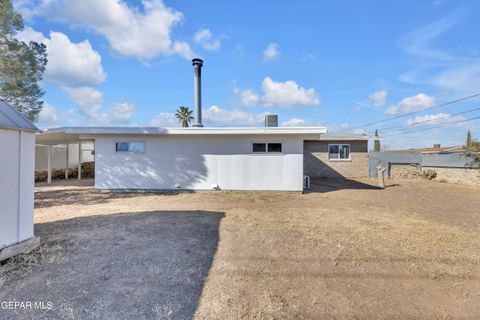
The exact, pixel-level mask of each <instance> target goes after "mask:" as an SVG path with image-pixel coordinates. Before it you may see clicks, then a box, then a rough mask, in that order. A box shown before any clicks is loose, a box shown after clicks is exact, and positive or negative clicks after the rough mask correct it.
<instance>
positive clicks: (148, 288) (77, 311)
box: [0, 211, 224, 319]
mask: <svg viewBox="0 0 480 320" xmlns="http://www.w3.org/2000/svg"><path fill="white" fill-rule="evenodd" d="M223 217H224V213H223V212H215V211H168V212H167V211H152V212H138V213H128V214H114V215H98V216H89V217H79V218H74V219H68V220H62V221H55V222H49V223H43V224H37V225H35V233H36V234H37V235H39V236H40V237H42V246H41V248H40V251H42V250H43V252H44V253H43V254H45V255H47V256H46V257H43V258H42V259H39V261H42V263H40V264H39V265H34V266H33V267H32V268H31V270H30V271H31V272H29V273H27V274H25V275H22V276H19V275H18V273H15V272H14V273H13V274H14V276H9V275H8V274H7V277H6V283H5V284H4V285H3V286H2V290H1V291H0V301H15V300H17V301H44V302H47V301H51V302H52V304H53V309H52V310H15V311H7V310H0V318H2V319H3V318H8V319H31V318H36V319H47V318H48V319H57V318H58V319H65V318H75V319H126V318H128V319H133V318H135V319H154V318H173V319H190V318H192V317H193V315H194V313H195V310H196V309H197V305H198V302H199V299H200V295H201V293H202V289H203V286H204V281H205V278H206V277H207V275H208V272H209V269H210V267H211V264H212V260H213V258H214V255H215V252H216V250H217V246H218V241H219V235H218V234H219V231H218V229H219V225H220V221H221V219H222V218H223ZM52 239H53V240H55V241H52ZM52 243H55V246H56V247H57V248H56V250H54V251H51V252H50V251H49V248H48V247H45V246H49V245H51V244H52ZM32 254H33V255H35V254H37V255H38V251H37V252H36V253H32Z"/></svg>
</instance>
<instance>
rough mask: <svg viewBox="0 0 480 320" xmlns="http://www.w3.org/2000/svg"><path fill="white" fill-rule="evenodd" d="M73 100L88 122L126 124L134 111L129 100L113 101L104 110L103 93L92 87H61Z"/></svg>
mask: <svg viewBox="0 0 480 320" xmlns="http://www.w3.org/2000/svg"><path fill="white" fill-rule="evenodd" d="M62 89H63V90H64V91H65V92H66V93H67V94H68V96H69V98H70V99H71V100H73V101H74V102H75V104H76V106H77V108H78V110H79V111H80V114H81V115H82V116H84V117H85V118H86V119H87V120H88V124H90V125H92V124H93V125H95V124H101V125H111V124H119V123H122V124H127V123H129V122H130V120H131V119H132V117H133V114H134V113H135V110H136V108H135V106H134V105H133V104H131V103H129V102H126V101H123V102H114V103H112V104H111V105H110V106H109V107H108V108H107V110H106V111H105V110H104V109H103V108H102V103H103V93H102V92H101V91H99V90H97V89H95V88H93V87H88V86H85V87H63V88H62Z"/></svg>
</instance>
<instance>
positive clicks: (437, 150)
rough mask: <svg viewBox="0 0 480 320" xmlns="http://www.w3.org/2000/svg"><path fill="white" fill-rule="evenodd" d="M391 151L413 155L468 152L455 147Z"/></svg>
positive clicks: (460, 147)
mask: <svg viewBox="0 0 480 320" xmlns="http://www.w3.org/2000/svg"><path fill="white" fill-rule="evenodd" d="M389 151H396V152H411V153H464V152H466V151H467V150H466V149H465V148H464V147H462V146H453V147H440V148H438V147H437V148H418V149H404V150H389Z"/></svg>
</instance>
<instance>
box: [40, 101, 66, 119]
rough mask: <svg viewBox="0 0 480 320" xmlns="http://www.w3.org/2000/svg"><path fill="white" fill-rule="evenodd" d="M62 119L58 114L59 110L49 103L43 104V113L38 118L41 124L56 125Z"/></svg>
mask: <svg viewBox="0 0 480 320" xmlns="http://www.w3.org/2000/svg"><path fill="white" fill-rule="evenodd" d="M61 119H62V117H61V116H60V114H59V113H58V112H57V109H56V108H55V107H54V106H52V105H51V104H49V103H48V102H44V103H43V108H42V111H40V114H39V116H38V121H39V123H42V124H56V123H58V122H59V121H60V120H61Z"/></svg>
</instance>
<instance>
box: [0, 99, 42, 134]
mask: <svg viewBox="0 0 480 320" xmlns="http://www.w3.org/2000/svg"><path fill="white" fill-rule="evenodd" d="M0 128H2V129H13V130H20V131H32V132H37V131H39V130H38V129H37V127H35V126H34V125H33V124H32V123H31V122H30V121H28V120H27V118H25V117H24V116H23V115H22V114H21V113H20V112H18V111H17V110H16V109H15V108H14V107H12V106H11V105H10V104H8V103H7V102H6V101H5V100H3V99H2V98H0Z"/></svg>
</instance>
